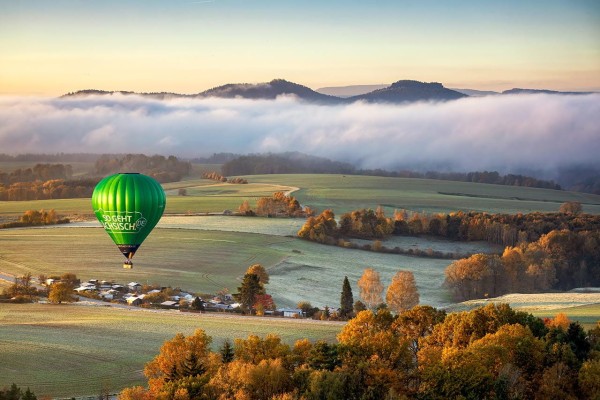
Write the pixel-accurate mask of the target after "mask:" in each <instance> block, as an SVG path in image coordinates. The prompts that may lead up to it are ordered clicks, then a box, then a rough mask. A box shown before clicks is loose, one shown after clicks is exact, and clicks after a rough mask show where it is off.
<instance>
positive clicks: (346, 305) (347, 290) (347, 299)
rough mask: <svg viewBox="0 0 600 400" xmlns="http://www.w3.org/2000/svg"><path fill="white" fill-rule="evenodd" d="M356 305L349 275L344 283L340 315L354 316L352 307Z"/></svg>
mask: <svg viewBox="0 0 600 400" xmlns="http://www.w3.org/2000/svg"><path fill="white" fill-rule="evenodd" d="M353 305H354V296H352V288H351V287H350V281H348V277H347V276H345V277H344V282H343V283H342V294H341V298H340V317H342V318H350V317H351V316H352V308H353Z"/></svg>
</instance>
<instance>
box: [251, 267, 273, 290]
mask: <svg viewBox="0 0 600 400" xmlns="http://www.w3.org/2000/svg"><path fill="white" fill-rule="evenodd" d="M246 273H247V274H254V275H256V276H258V279H259V282H260V284H261V285H263V286H264V285H266V284H267V283H269V274H268V273H267V270H265V267H263V266H262V265H260V264H252V265H251V266H249V267H248V269H247V270H246Z"/></svg>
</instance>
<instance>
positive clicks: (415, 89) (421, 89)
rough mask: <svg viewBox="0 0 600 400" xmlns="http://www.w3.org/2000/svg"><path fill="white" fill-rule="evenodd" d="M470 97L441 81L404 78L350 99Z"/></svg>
mask: <svg viewBox="0 0 600 400" xmlns="http://www.w3.org/2000/svg"><path fill="white" fill-rule="evenodd" d="M463 97H468V96H467V95H466V94H463V93H460V92H457V91H455V90H451V89H447V88H445V87H444V86H443V85H442V84H441V83H437V82H431V83H425V82H419V81H410V80H403V81H398V82H395V83H393V84H392V85H391V86H388V87H386V88H383V89H378V90H374V91H372V92H370V93H367V94H362V95H359V96H353V97H350V98H349V99H348V100H349V101H359V100H362V101H368V102H387V103H404V102H415V101H447V100H456V99H460V98H463Z"/></svg>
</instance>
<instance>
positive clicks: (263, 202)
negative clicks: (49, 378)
mask: <svg viewBox="0 0 600 400" xmlns="http://www.w3.org/2000/svg"><path fill="white" fill-rule="evenodd" d="M238 212H239V213H240V214H241V215H245V216H255V215H258V216H266V217H282V216H283V217H306V216H308V215H312V213H313V211H312V210H311V209H310V207H302V206H301V205H300V202H298V200H297V199H296V198H295V197H294V196H289V195H286V194H285V193H284V192H275V193H273V195H272V196H271V197H261V198H259V199H258V201H257V202H256V208H252V207H251V206H250V203H249V202H248V200H244V201H243V202H242V204H241V205H240V206H239V207H238Z"/></svg>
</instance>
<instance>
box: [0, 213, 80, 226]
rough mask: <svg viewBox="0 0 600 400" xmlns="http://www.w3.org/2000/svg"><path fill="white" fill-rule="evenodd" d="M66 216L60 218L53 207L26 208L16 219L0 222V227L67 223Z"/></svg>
mask: <svg viewBox="0 0 600 400" xmlns="http://www.w3.org/2000/svg"><path fill="white" fill-rule="evenodd" d="M68 223H69V219H68V218H61V217H60V216H59V215H58V214H56V211H54V209H51V210H49V211H45V210H40V211H38V210H27V211H25V212H24V213H23V215H21V217H19V220H18V221H13V222H5V223H3V224H0V228H20V227H24V226H37V225H54V224H68Z"/></svg>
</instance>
